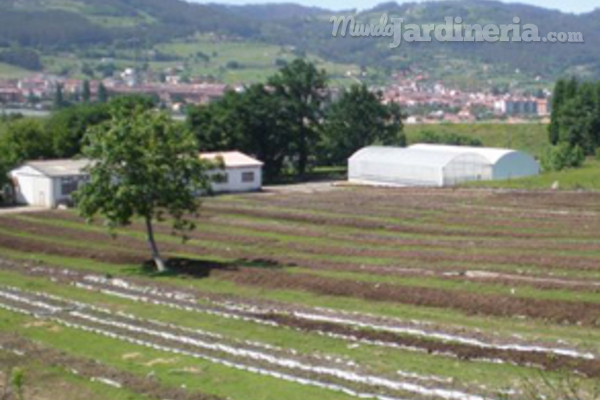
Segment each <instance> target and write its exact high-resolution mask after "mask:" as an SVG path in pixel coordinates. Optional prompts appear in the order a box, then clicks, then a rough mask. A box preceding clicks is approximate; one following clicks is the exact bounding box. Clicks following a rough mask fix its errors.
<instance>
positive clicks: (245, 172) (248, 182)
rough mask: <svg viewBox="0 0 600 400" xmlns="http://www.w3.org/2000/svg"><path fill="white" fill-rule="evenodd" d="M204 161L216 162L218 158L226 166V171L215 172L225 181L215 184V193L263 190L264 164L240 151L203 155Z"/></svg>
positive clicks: (201, 155) (201, 156)
mask: <svg viewBox="0 0 600 400" xmlns="http://www.w3.org/2000/svg"><path fill="white" fill-rule="evenodd" d="M200 158H201V159H203V160H210V161H216V160H217V159H218V158H221V159H222V160H223V163H224V164H225V170H224V171H214V172H213V174H219V175H221V176H222V177H223V178H224V179H222V181H221V182H215V183H213V191H214V192H215V193H229V192H252V191H258V190H260V189H261V188H262V167H263V163H262V162H260V161H259V160H256V159H254V158H252V157H250V156H247V155H245V154H243V153H240V152H239V151H226V152H218V153H202V154H200Z"/></svg>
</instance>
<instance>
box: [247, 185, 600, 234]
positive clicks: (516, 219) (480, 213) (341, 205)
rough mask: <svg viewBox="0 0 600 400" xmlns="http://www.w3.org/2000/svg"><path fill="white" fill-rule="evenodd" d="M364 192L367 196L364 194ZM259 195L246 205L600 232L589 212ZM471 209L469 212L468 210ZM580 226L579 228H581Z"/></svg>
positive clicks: (437, 222)
mask: <svg viewBox="0 0 600 400" xmlns="http://www.w3.org/2000/svg"><path fill="white" fill-rule="evenodd" d="M361 196H364V195H363V194H361ZM257 200H258V199H257V198H254V199H248V200H246V201H245V202H244V203H243V207H244V208H247V209H259V210H260V209H264V208H265V207H268V208H270V209H271V210H273V211H280V212H285V211H287V210H286V209H288V210H289V209H294V210H298V211H301V210H306V211H308V212H314V211H317V212H321V213H327V212H330V213H335V214H338V215H339V214H344V213H345V214H347V215H354V214H355V213H356V210H357V209H360V210H361V216H363V217H365V216H367V217H374V218H379V219H385V218H393V219H396V220H398V219H400V220H406V221H421V222H425V221H427V222H428V223H432V222H434V223H435V226H443V225H445V224H447V225H450V226H451V225H459V226H470V227H478V228H485V229H484V230H490V229H491V230H501V231H503V230H505V229H506V228H512V229H528V230H531V229H532V228H535V229H538V230H539V231H542V232H554V231H556V230H557V229H560V228H563V231H564V229H568V230H570V231H572V232H575V233H581V227H583V228H584V232H586V233H589V234H591V233H598V231H599V229H600V228H598V225H597V223H596V222H597V221H598V220H599V219H600V218H599V217H600V215H589V214H583V213H582V214H581V215H577V214H575V215H574V214H573V213H569V214H568V215H564V214H561V213H557V212H554V213H543V212H536V213H535V214H532V213H531V212H528V211H523V210H517V209H513V210H507V209H504V210H499V209H493V208H486V207H485V206H483V207H472V206H471V205H469V206H466V205H462V204H455V205H448V204H442V203H439V204H435V205H434V206H432V208H429V209H423V208H422V207H419V208H412V207H409V208H407V209H405V207H406V204H403V207H402V210H398V205H397V204H394V205H388V206H386V205H382V204H381V203H380V200H377V201H376V202H370V201H365V200H364V199H360V200H358V201H352V200H348V199H340V200H339V201H336V202H328V201H324V199H322V198H319V199H317V200H316V201H315V199H314V198H310V199H308V198H306V199H304V201H299V199H295V200H292V201H281V200H277V199H272V198H269V199H268V200H266V199H264V198H263V199H262V200H263V201H257ZM467 209H468V212H465V210H467ZM432 210H435V216H434V215H431V214H430V213H431V211H432ZM578 227H579V229H577V228H578Z"/></svg>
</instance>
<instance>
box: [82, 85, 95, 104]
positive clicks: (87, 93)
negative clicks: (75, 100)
mask: <svg viewBox="0 0 600 400" xmlns="http://www.w3.org/2000/svg"><path fill="white" fill-rule="evenodd" d="M81 99H82V100H83V102H84V103H89V102H90V100H91V99H92V90H91V89H90V81H88V80H87V79H86V80H85V81H83V88H82V91H81Z"/></svg>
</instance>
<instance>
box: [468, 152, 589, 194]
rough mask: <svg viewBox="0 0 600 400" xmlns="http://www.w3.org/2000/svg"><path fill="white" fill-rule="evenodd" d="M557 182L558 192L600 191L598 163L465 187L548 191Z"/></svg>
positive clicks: (476, 183) (474, 183)
mask: <svg viewBox="0 0 600 400" xmlns="http://www.w3.org/2000/svg"><path fill="white" fill-rule="evenodd" d="M555 182H558V185H559V189H560V190H600V162H598V161H597V160H593V159H590V160H588V161H587V162H586V163H585V165H584V166H583V167H582V168H578V169H569V170H565V171H560V172H548V173H542V174H541V175H539V176H534V177H527V178H520V179H512V180H508V181H493V182H473V183H468V184H467V185H466V186H467V187H472V188H477V187H480V188H494V189H523V190H530V189H536V190H550V189H551V188H552V186H553V185H554V184H555Z"/></svg>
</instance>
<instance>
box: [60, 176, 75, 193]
mask: <svg viewBox="0 0 600 400" xmlns="http://www.w3.org/2000/svg"><path fill="white" fill-rule="evenodd" d="M77 189H79V180H78V179H77V178H61V180H60V192H61V193H62V195H63V196H70V195H71V194H72V193H73V192H74V191H76V190H77Z"/></svg>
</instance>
